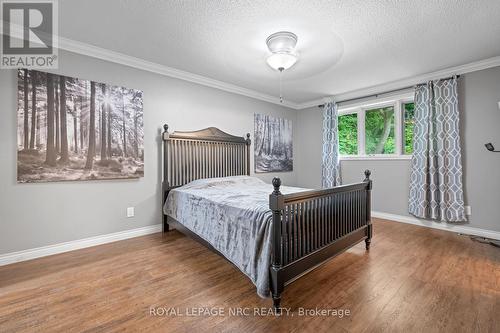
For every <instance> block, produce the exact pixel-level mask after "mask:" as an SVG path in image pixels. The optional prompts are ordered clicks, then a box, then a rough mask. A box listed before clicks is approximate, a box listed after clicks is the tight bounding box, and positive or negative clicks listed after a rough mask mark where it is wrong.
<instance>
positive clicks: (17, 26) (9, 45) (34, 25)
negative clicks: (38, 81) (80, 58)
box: [1, 0, 58, 68]
mask: <svg viewBox="0 0 500 333" xmlns="http://www.w3.org/2000/svg"><path fill="white" fill-rule="evenodd" d="M1 9H2V14H1V17H2V25H1V28H2V48H1V57H2V59H1V67H2V68H21V67H22V68H57V47H58V45H57V38H56V36H57V35H56V33H57V1H56V0H43V1H42V0H30V1H19V0H18V1H12V0H2V1H1Z"/></svg>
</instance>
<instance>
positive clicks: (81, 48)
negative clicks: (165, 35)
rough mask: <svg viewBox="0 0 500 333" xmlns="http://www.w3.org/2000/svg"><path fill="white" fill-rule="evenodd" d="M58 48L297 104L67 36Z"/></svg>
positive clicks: (293, 106)
mask: <svg viewBox="0 0 500 333" xmlns="http://www.w3.org/2000/svg"><path fill="white" fill-rule="evenodd" d="M59 49H61V50H65V51H69V52H72V53H77V54H81V55H85V56H89V57H92V58H97V59H101V60H105V61H110V62H113V63H117V64H120V65H124V66H128V67H132V68H136V69H140V70H144V71H147V72H152V73H156V74H160V75H164V76H168V77H172V78H176V79H180V80H184V81H188V82H193V83H196V84H200V85H203V86H207V87H211V88H215V89H219V90H223V91H227V92H230V93H233V94H238V95H243V96H246V97H250V98H253V99H258V100H261V101H264V102H268V103H273V104H277V105H280V106H284V107H287V108H291V109H298V104H297V103H294V102H290V101H286V100H285V101H283V103H281V102H280V99H279V98H278V97H275V96H272V95H268V94H264V93H260V92H258V91H255V90H251V89H248V88H243V87H240V86H237V85H234V84H231V83H227V82H223V81H219V80H215V79H211V78H208V77H205V76H202V75H198V74H193V73H190V72H186V71H183V70H179V69H176V68H172V67H168V66H164V65H160V64H157V63H154V62H150V61H147V60H143V59H140V58H136V57H132V56H129V55H126V54H123V53H119V52H115V51H111V50H108V49H104V48H101V47H98V46H94V45H90V44H87V43H82V42H78V41H75V40H72V39H69V38H65V37H59Z"/></svg>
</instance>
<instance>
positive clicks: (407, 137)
mask: <svg viewBox="0 0 500 333" xmlns="http://www.w3.org/2000/svg"><path fill="white" fill-rule="evenodd" d="M403 106H404V107H403V109H404V122H405V123H404V129H403V130H404V145H405V149H404V153H405V154H413V128H414V127H415V104H414V103H404V104H403Z"/></svg>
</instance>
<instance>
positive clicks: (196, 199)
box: [163, 176, 308, 297]
mask: <svg viewBox="0 0 500 333" xmlns="http://www.w3.org/2000/svg"><path fill="white" fill-rule="evenodd" d="M307 190H308V189H303V188H297V187H287V186H282V187H281V188H280V191H281V192H282V193H283V194H288V193H293V192H300V191H307ZM272 191H273V187H272V185H270V184H266V183H265V182H263V181H262V180H260V179H258V178H255V177H249V176H234V177H224V178H209V179H199V180H195V181H193V182H191V183H189V184H186V185H184V186H182V187H179V188H176V189H173V190H171V191H170V193H169V195H168V197H167V200H166V201H165V205H164V207H163V210H164V213H165V215H168V216H170V217H172V218H173V219H175V220H176V221H177V222H179V223H181V224H182V225H183V226H184V227H186V228H188V229H189V230H191V231H192V232H194V233H195V234H197V235H198V236H199V237H201V238H203V239H204V240H205V241H207V242H208V243H209V244H211V245H212V246H213V247H214V248H215V249H216V250H217V251H219V252H220V253H221V254H222V255H224V256H225V257H226V258H227V259H228V260H229V261H231V262H232V263H233V264H234V265H235V266H236V267H238V268H239V269H240V270H241V271H242V272H243V273H244V274H245V275H246V276H247V277H248V278H249V279H250V280H251V281H252V282H253V283H254V284H255V286H256V288H257V294H258V295H259V296H261V297H268V296H269V294H270V290H269V266H270V261H271V233H272V212H271V210H270V209H269V194H270V193H271V192H272Z"/></svg>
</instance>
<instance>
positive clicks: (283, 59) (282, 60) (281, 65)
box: [267, 53, 297, 70]
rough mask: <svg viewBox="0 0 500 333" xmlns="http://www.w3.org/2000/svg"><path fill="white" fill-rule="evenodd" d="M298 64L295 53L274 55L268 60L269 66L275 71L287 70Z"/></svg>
mask: <svg viewBox="0 0 500 333" xmlns="http://www.w3.org/2000/svg"><path fill="white" fill-rule="evenodd" d="M296 62H297V55H296V54H294V53H273V54H271V55H270V56H269V57H268V58H267V64H268V65H269V66H270V67H271V68H273V69H275V70H287V69H288V68H290V67H292V66H293V65H294V64H295V63H296Z"/></svg>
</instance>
